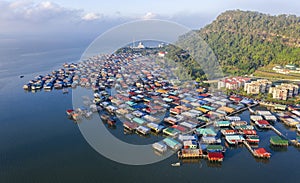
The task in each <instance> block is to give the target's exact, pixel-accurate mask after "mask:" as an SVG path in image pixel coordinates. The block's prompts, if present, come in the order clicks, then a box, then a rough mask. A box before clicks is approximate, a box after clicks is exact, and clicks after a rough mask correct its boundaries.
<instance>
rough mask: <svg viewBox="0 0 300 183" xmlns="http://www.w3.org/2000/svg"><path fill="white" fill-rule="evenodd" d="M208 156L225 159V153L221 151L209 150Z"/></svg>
mask: <svg viewBox="0 0 300 183" xmlns="http://www.w3.org/2000/svg"><path fill="white" fill-rule="evenodd" d="M208 158H210V159H211V158H214V159H215V158H216V159H223V158H224V155H223V153H221V152H209V153H208Z"/></svg>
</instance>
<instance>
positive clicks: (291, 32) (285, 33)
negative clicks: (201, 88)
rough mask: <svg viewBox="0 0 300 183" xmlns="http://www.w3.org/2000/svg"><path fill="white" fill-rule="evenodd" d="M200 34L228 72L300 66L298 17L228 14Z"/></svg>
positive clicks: (299, 27) (206, 27)
mask: <svg viewBox="0 0 300 183" xmlns="http://www.w3.org/2000/svg"><path fill="white" fill-rule="evenodd" d="M198 32H199V33H200V35H201V36H202V38H203V39H204V40H205V41H207V43H208V44H209V45H210V47H211V48H212V49H213V51H214V53H215V54H216V56H217V58H218V61H219V62H220V64H221V65H222V66H223V68H224V71H227V72H237V73H251V72H253V71H255V70H256V69H257V68H259V67H261V66H265V65H268V64H269V63H274V64H287V63H293V64H299V63H300V17H297V16H295V15H278V16H271V15H267V14H263V13H259V12H251V11H240V10H235V11H226V12H224V13H222V14H221V15H219V16H218V17H217V19H216V20H215V21H213V22H212V23H211V24H209V25H207V26H205V27H204V28H202V29H201V30H199V31H198ZM233 68H237V69H233Z"/></svg>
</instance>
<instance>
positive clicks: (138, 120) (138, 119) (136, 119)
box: [133, 118, 145, 125]
mask: <svg viewBox="0 0 300 183" xmlns="http://www.w3.org/2000/svg"><path fill="white" fill-rule="evenodd" d="M133 122H136V123H138V124H140V125H142V124H144V123H145V121H144V120H143V119H141V118H133Z"/></svg>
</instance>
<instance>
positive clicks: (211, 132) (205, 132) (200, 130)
mask: <svg viewBox="0 0 300 183" xmlns="http://www.w3.org/2000/svg"><path fill="white" fill-rule="evenodd" d="M196 131H197V132H198V133H199V134H200V135H204V136H205V135H211V136H216V135H217V133H216V132H215V130H214V129H212V128H197V129H196Z"/></svg>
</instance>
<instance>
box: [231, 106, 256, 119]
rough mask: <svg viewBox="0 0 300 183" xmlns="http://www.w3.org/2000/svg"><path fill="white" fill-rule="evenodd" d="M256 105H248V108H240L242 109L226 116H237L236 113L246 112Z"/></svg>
mask: <svg viewBox="0 0 300 183" xmlns="http://www.w3.org/2000/svg"><path fill="white" fill-rule="evenodd" d="M257 105H258V103H255V104H252V105H249V106H247V107H244V108H242V109H240V110H237V111H234V112H233V113H230V114H228V115H227V116H232V115H235V114H238V113H240V112H243V111H245V110H247V109H249V108H251V107H254V106H257Z"/></svg>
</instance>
